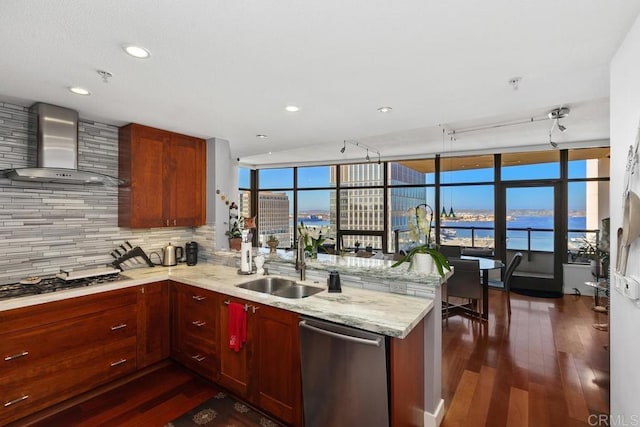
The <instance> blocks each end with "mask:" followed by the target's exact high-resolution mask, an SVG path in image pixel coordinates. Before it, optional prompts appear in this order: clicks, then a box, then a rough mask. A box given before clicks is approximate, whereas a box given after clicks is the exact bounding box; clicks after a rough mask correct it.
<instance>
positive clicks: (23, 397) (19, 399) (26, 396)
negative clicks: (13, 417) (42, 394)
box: [4, 394, 29, 408]
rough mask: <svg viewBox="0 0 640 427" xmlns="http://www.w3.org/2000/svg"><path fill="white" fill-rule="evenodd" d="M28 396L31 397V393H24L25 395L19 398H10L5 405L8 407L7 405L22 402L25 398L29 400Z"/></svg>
mask: <svg viewBox="0 0 640 427" xmlns="http://www.w3.org/2000/svg"><path fill="white" fill-rule="evenodd" d="M28 398H29V395H28V394H25V395H24V396H22V397H19V398H17V399H13V400H10V401H8V402H5V404H4V407H5V408H6V407H7V406H11V405H14V404H16V403H20V402H22V401H23V400H27V399H28Z"/></svg>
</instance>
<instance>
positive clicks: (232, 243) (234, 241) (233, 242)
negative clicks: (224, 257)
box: [229, 237, 242, 251]
mask: <svg viewBox="0 0 640 427" xmlns="http://www.w3.org/2000/svg"><path fill="white" fill-rule="evenodd" d="M241 245H242V238H241V237H232V238H231V239H229V249H231V250H234V251H239V250H240V246H241Z"/></svg>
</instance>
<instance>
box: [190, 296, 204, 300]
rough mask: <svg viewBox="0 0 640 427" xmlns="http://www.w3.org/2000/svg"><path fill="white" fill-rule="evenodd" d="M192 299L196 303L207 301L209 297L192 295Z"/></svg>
mask: <svg viewBox="0 0 640 427" xmlns="http://www.w3.org/2000/svg"><path fill="white" fill-rule="evenodd" d="M191 298H193V299H194V300H196V301H202V300H205V299H207V297H203V296H201V295H192V296H191Z"/></svg>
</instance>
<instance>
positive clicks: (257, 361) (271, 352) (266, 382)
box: [218, 295, 302, 426]
mask: <svg viewBox="0 0 640 427" xmlns="http://www.w3.org/2000/svg"><path fill="white" fill-rule="evenodd" d="M220 297H221V303H220V307H219V310H220V376H219V380H218V382H219V383H220V385H222V386H224V387H226V388H228V389H229V390H231V391H232V392H234V393H235V394H237V395H238V396H240V397H242V398H244V399H246V400H247V401H248V402H249V403H253V404H254V405H256V406H258V407H259V408H261V409H263V410H265V411H267V412H269V413H270V414H272V415H274V416H276V417H277V418H279V419H281V420H282V421H285V422H286V423H288V424H291V425H294V426H298V425H302V391H301V380H300V350H299V348H300V347H299V342H298V316H297V315H296V314H295V313H292V312H289V311H285V310H280V309H278V308H274V307H269V306H265V305H260V304H256V303H254V302H250V301H245V300H242V299H238V298H230V297H225V296H223V295H221V296H220ZM230 302H236V303H239V304H241V305H243V306H244V307H245V309H246V313H247V341H246V343H245V344H244V345H243V346H242V348H241V349H240V351H237V352H236V351H235V350H234V349H232V348H230V347H229V327H228V324H229V315H228V303H230Z"/></svg>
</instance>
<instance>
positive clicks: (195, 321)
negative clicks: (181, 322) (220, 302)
mask: <svg viewBox="0 0 640 427" xmlns="http://www.w3.org/2000/svg"><path fill="white" fill-rule="evenodd" d="M191 324H192V325H195V326H197V327H200V326H204V325H206V324H207V322H205V321H204V320H194V321H193V322H191Z"/></svg>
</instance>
